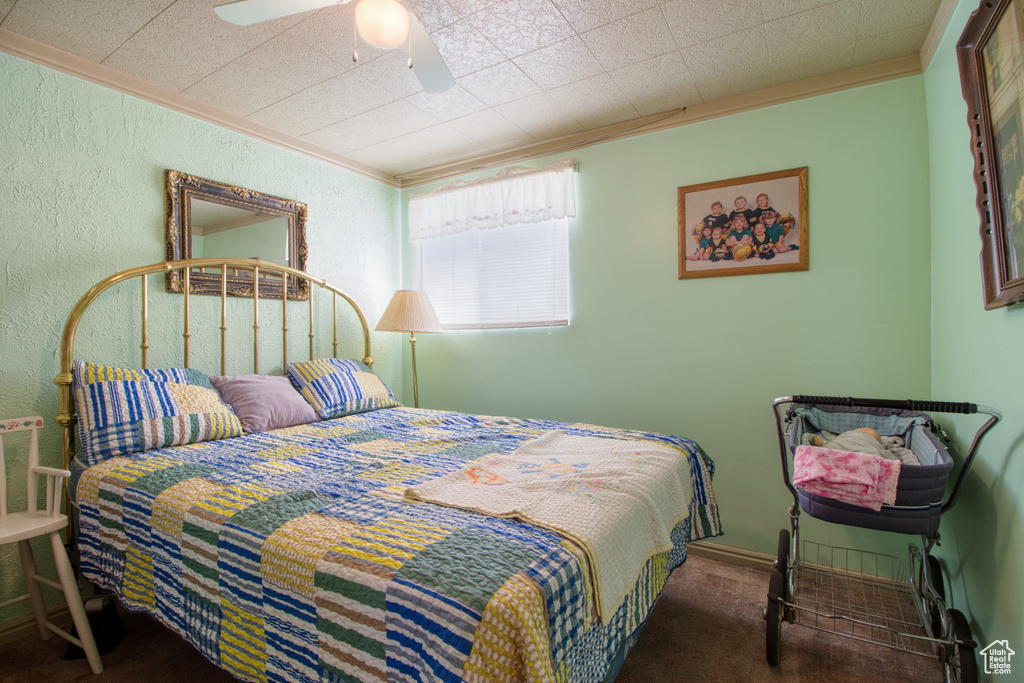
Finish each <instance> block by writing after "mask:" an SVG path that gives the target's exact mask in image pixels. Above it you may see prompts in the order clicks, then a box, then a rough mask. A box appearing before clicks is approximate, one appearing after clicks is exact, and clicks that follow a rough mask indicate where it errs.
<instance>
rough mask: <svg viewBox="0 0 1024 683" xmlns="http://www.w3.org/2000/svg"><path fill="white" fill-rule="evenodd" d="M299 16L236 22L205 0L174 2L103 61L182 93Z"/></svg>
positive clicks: (290, 23) (137, 76)
mask: <svg viewBox="0 0 1024 683" xmlns="http://www.w3.org/2000/svg"><path fill="white" fill-rule="evenodd" d="M301 16H302V15H292V16H290V17H282V18H280V19H274V20H273V21H264V22H262V23H259V24H253V25H252V26H236V25H235V24H232V23H229V22H227V21H223V20H221V19H220V18H219V17H218V16H217V15H216V14H215V13H214V11H213V5H212V3H211V2H209V0H177V2H175V3H174V4H173V5H171V6H170V7H169V8H167V9H166V10H165V11H164V12H162V13H161V14H160V15H159V16H156V17H154V18H153V20H152V21H150V22H149V23H148V24H146V25H145V26H144V27H143V28H141V29H140V30H139V31H138V32H137V33H135V35H133V36H132V37H131V38H130V39H129V40H128V41H127V42H126V43H124V44H123V45H122V46H121V47H119V48H118V49H117V50H115V51H114V52H113V54H111V55H110V56H109V57H107V58H106V59H105V60H104V61H103V64H104V65H105V66H108V67H110V68H112V69H115V70H116V71H120V72H122V73H126V74H128V75H129V76H135V77H136V78H141V79H143V80H145V81H148V82H150V83H153V84H156V85H159V86H162V87H165V88H168V89H170V90H173V91H174V92H181V91H182V90H184V89H185V88H188V87H189V86H191V85H193V84H195V83H197V82H199V81H200V80H202V79H203V78H204V77H206V76H208V75H209V74H211V73H213V72H214V71H216V70H217V69H219V68H220V67H222V66H224V65H225V64H227V63H228V62H230V61H232V60H234V59H236V58H238V57H240V56H241V55H243V54H245V53H246V52H249V51H250V50H252V49H254V48H256V47H258V46H260V45H262V44H263V43H265V42H267V41H268V40H270V39H271V38H273V37H274V36H276V35H277V34H279V33H281V32H282V31H284V30H286V29H287V28H288V27H290V26H292V25H293V24H294V23H295V22H297V21H299V17H301Z"/></svg>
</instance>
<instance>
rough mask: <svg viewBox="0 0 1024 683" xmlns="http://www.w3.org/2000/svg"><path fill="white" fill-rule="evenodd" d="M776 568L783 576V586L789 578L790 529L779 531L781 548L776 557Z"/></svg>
mask: <svg viewBox="0 0 1024 683" xmlns="http://www.w3.org/2000/svg"><path fill="white" fill-rule="evenodd" d="M775 568H776V569H777V570H778V571H779V573H780V574H782V584H783V585H785V584H786V579H787V578H788V576H789V529H779V548H778V554H777V555H776V556H775Z"/></svg>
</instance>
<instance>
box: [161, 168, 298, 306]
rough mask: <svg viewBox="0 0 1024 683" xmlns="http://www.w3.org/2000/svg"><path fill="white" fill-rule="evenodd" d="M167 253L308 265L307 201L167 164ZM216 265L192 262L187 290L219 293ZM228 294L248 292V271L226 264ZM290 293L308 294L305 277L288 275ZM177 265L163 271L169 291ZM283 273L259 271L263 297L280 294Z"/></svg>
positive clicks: (176, 282) (178, 280)
mask: <svg viewBox="0 0 1024 683" xmlns="http://www.w3.org/2000/svg"><path fill="white" fill-rule="evenodd" d="M166 190H167V193H166V194H167V200H166V201H167V203H166V211H167V236H166V240H165V242H166V251H167V253H166V259H167V260H168V261H176V260H179V259H189V258H217V257H224V258H252V259H259V260H261V261H269V262H271V263H277V264H280V265H283V266H289V267H291V268H294V269H296V270H303V271H304V270H305V269H306V205H305V204H303V203H301V202H295V201H291V200H287V199H281V198H279V197H273V196H271V195H267V194H263V193H262V192H255V191H253V190H247V189H245V188H242V187H235V186H233V185H226V184H224V183H220V182H217V181H215V180H207V179H206V178H199V177H197V176H192V175H188V174H186V173H180V172H178V171H171V170H168V171H167V172H166ZM220 271H221V269H220V268H192V269H191V271H190V272H189V292H190V293H192V294H214V295H220V290H221V272H220ZM226 281H227V294H228V296H252V290H253V282H252V273H251V272H250V271H247V270H237V269H230V270H229V271H228V273H227V278H226ZM286 281H287V289H288V298H289V299H306V298H307V297H308V296H309V283H308V282H307V281H305V280H302V281H297V279H296V278H295V277H293V276H289V277H287V278H286ZM183 284H184V274H183V272H182V271H181V270H176V271H171V272H170V273H168V274H167V291H169V292H181V291H182V289H183ZM281 292H282V279H281V276H280V275H279V274H277V273H263V272H261V273H260V281H259V296H260V298H261V299H280V298H281Z"/></svg>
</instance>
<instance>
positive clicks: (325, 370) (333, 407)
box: [288, 358, 400, 420]
mask: <svg viewBox="0 0 1024 683" xmlns="http://www.w3.org/2000/svg"><path fill="white" fill-rule="evenodd" d="M288 376H289V377H291V380H292V382H294V383H295V386H297V387H298V388H299V391H300V392H302V396H303V398H305V399H306V400H307V401H309V405H311V406H313V409H314V410H316V413H317V415H319V416H320V417H322V418H323V419H325V420H327V419H330V418H332V417H342V416H344V415H352V414H354V413H364V412H366V411H368V410H378V409H380V408H394V407H395V406H397V405H400V404H399V403H398V401H396V400H395V396H394V394H392V393H391V390H390V389H388V388H387V386H385V384H384V382H382V381H381V380H380V378H379V377H377V375H375V374H373V373H372V372H370V369H369V368H367V367H366V366H365V365H363V364H362V363H360V362H359V361H357V360H347V359H339V358H322V359H320V360H310V361H304V362H302V363H289V364H288Z"/></svg>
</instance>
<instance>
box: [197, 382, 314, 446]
mask: <svg viewBox="0 0 1024 683" xmlns="http://www.w3.org/2000/svg"><path fill="white" fill-rule="evenodd" d="M210 381H211V382H212V383H213V387H214V388H215V389H216V390H217V391H218V393H220V397H221V399H222V400H223V401H225V402H226V403H228V404H230V405H231V409H232V410H234V411H235V415H237V416H238V419H240V420H241V421H242V429H244V430H245V431H246V433H249V434H252V433H254V432H266V431H270V430H271V429H281V428H282V427H294V426H295V425H304V424H309V423H310V422H319V421H320V418H319V417H318V416H317V414H316V412H315V411H314V410H313V408H312V407H310V405H309V403H307V402H306V400H305V399H304V398H302V395H301V394H300V393H299V392H298V391H296V390H295V387H294V386H293V385H292V381H291V380H290V379H289V378H288V377H285V376H284V375H277V376H267V375H240V376H238V377H211V378H210Z"/></svg>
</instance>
